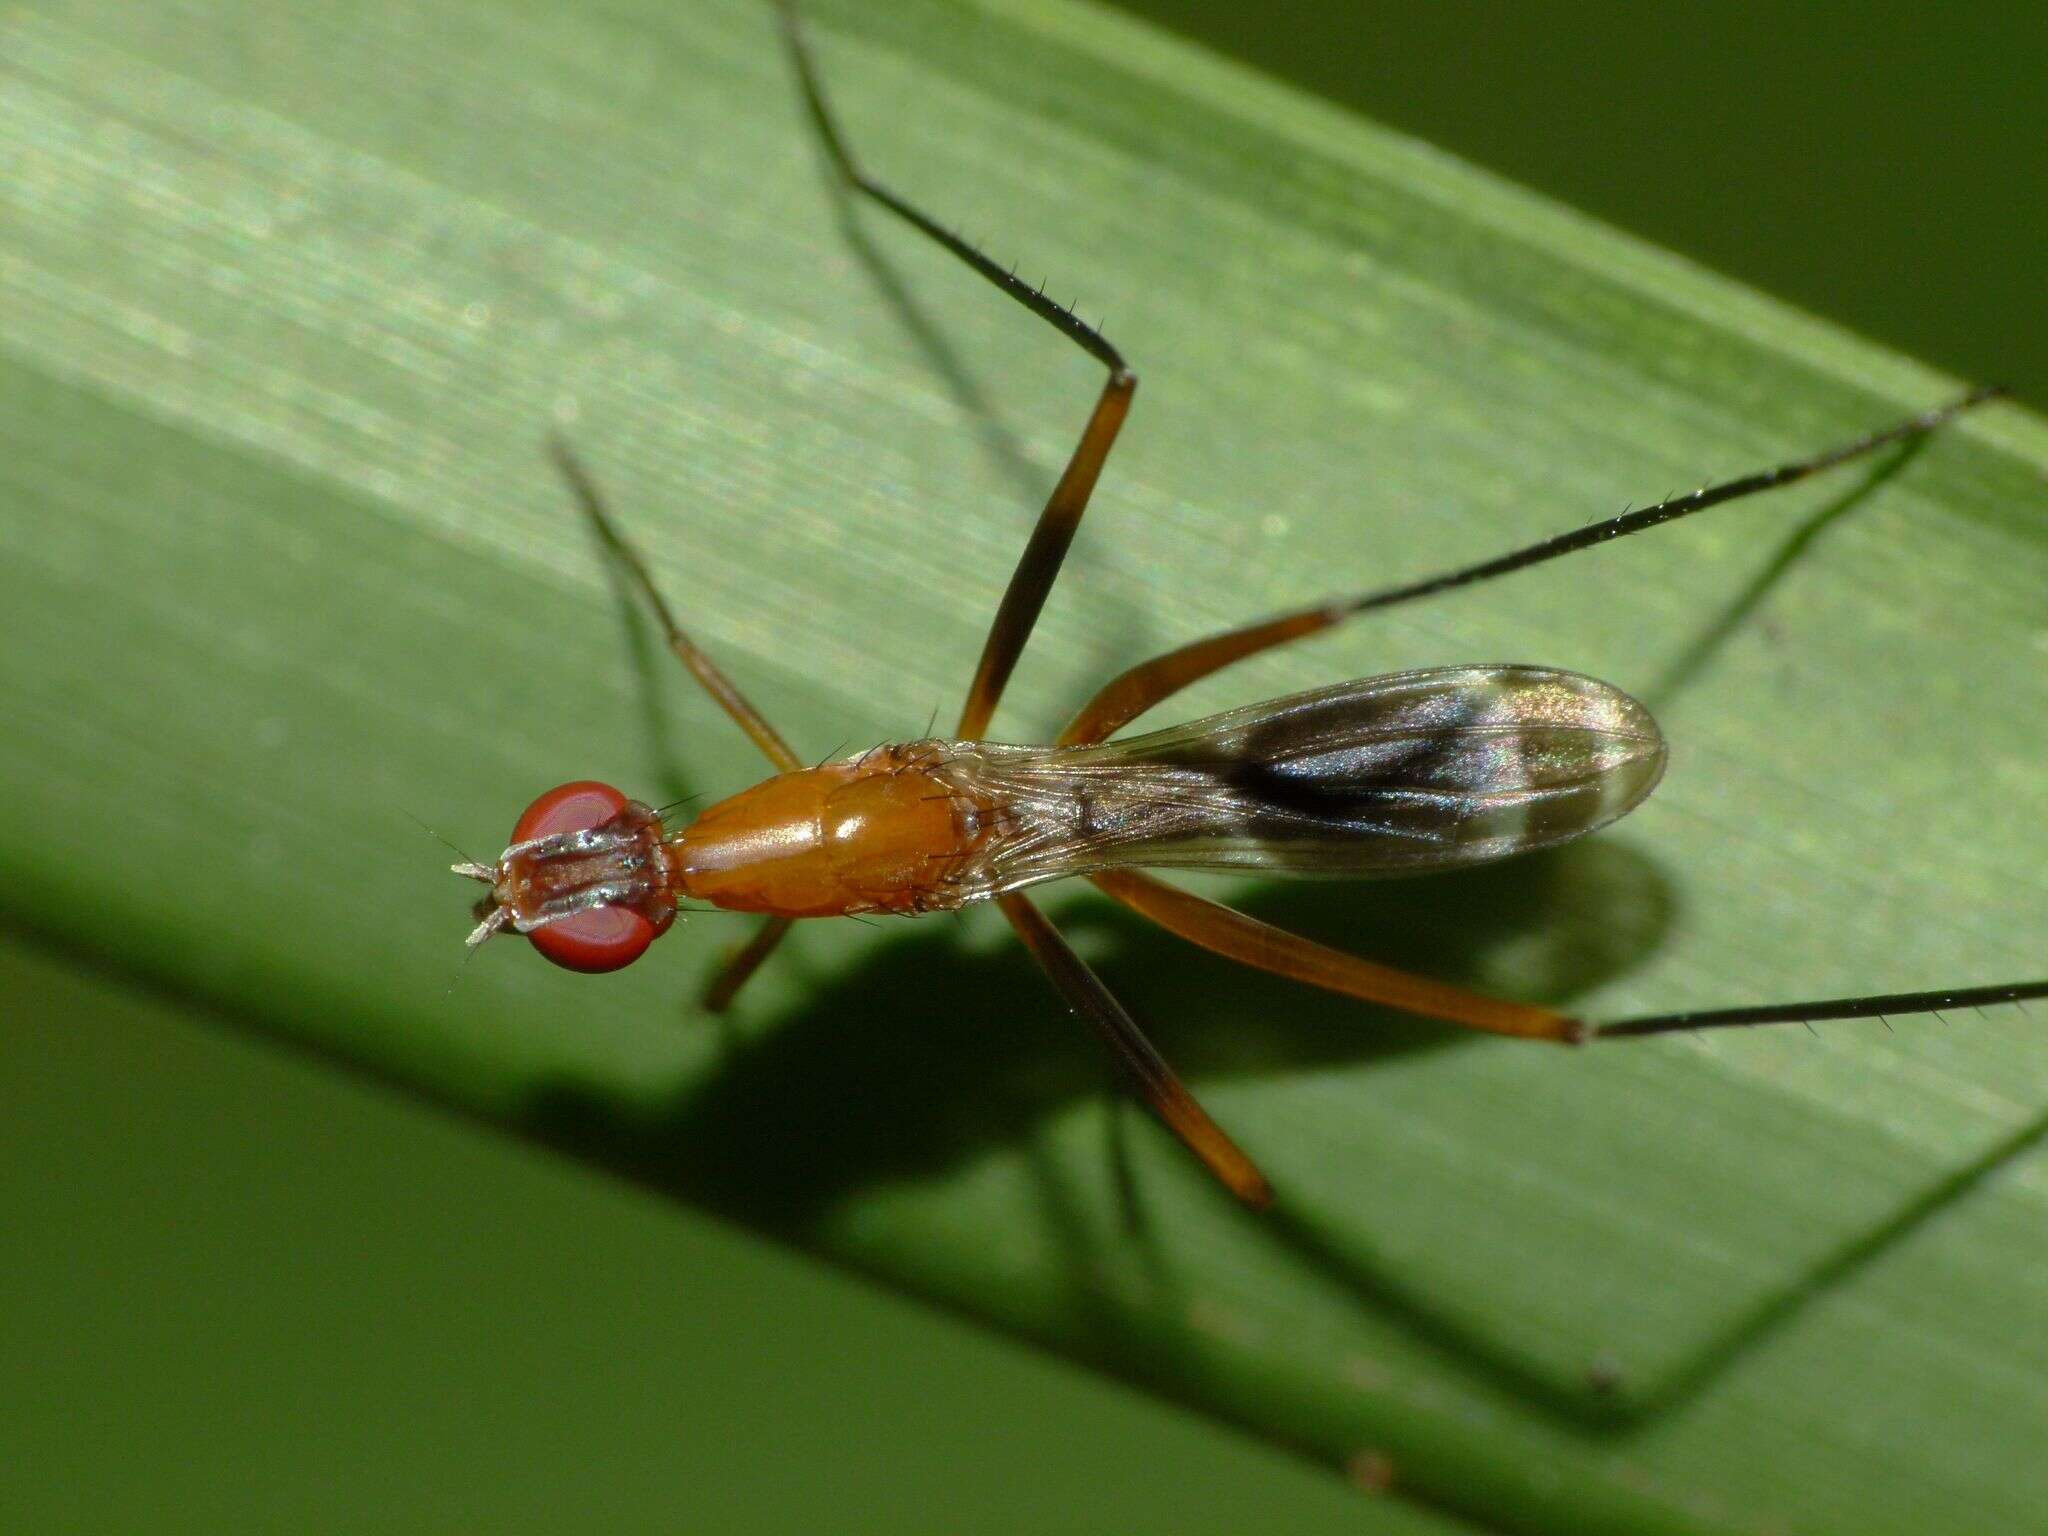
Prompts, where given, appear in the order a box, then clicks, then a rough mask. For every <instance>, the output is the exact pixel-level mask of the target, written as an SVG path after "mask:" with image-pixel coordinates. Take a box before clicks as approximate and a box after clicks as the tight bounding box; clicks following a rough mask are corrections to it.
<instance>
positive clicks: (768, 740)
mask: <svg viewBox="0 0 2048 1536" xmlns="http://www.w3.org/2000/svg"><path fill="white" fill-rule="evenodd" d="M548 449H549V451H550V452H551V453H552V454H553V455H554V458H555V463H556V464H557V465H559V466H560V467H561V471H562V475H563V478H565V479H566V480H567V481H568V482H569V489H570V490H572V491H574V492H575V494H576V500H577V502H578V504H579V505H581V507H582V508H583V515H584V516H585V517H587V518H589V519H590V525H591V527H593V528H594V529H596V530H597V536H598V538H600V539H601V540H603V541H604V546H605V548H606V550H607V551H609V552H610V554H611V556H612V558H613V559H614V560H616V561H617V562H618V563H619V568H620V569H621V570H623V571H624V572H625V573H626V575H627V577H628V579H629V580H631V582H632V583H633V585H634V586H635V587H637V588H638V589H639V592H640V595H641V596H642V597H643V598H645V599H646V600H647V606H648V607H649V608H651V609H653V610H654V617H655V619H656V620H657V621H658V622H659V623H660V625H661V628H662V633H663V634H664V635H666V636H667V637H668V648H669V649H670V650H672V651H674V652H675V653H676V656H677V659H679V660H680V661H681V662H682V664H683V665H684V666H686V667H688V668H689V669H690V675H691V676H692V677H694V678H696V679H697V681H698V682H699V683H701V684H703V686H704V691H705V692H706V693H708V694H710V695H711V697H712V699H713V700H714V701H715V702H716V703H717V705H718V707H719V708H720V709H722V710H724V711H725V712H726V713H727V714H728V715H730V716H732V719H733V723H734V724H735V725H737V726H738V727H739V728H740V729H741V730H743V731H745V732H746V733H747V738H748V740H750V741H752V742H753V743H754V745H755V746H757V747H759V748H760V749H761V751H762V752H763V753H764V754H765V755H766V756H767V758H768V761H769V762H771V763H773V764H774V765H775V766H776V767H777V768H779V769H781V770H782V771H783V772H784V773H793V772H795V771H796V770H797V769H799V768H801V767H803V766H804V762H803V759H802V758H800V757H798V756H797V755H796V753H794V752H792V751H791V750H790V748H789V743H788V742H786V741H784V740H783V739H782V736H781V733H780V732H778V731H777V730H776V729H775V727H774V726H772V725H770V724H769V723H768V721H767V719H766V718H765V717H764V716H763V715H762V714H761V712H760V711H759V710H758V709H756V708H754V706H753V705H752V704H750V703H749V702H748V701H747V697H746V695H745V694H743V693H741V692H740V691H739V689H738V688H736V687H735V686H733V682H732V679H731V678H729V677H727V676H726V675H725V673H724V672H723V671H721V670H720V669H719V666H718V663H717V662H715V661H713V660H712V659H711V658H710V657H709V656H708V655H706V654H705V653H704V652H703V651H701V650H699V649H698V647H697V644H696V642H695V641H693V640H692V639H691V638H690V637H689V636H688V635H686V634H684V633H683V629H682V626H681V625H680V624H678V623H676V616H675V614H674V613H672V612H670V610H669V606H668V601H667V599H665V598H664V597H663V596H662V595H661V591H660V589H659V588H657V587H656V586H655V585H654V578H653V577H652V576H651V575H649V574H648V571H647V564H646V562H645V561H643V560H642V559H641V558H640V552H639V551H638V550H636V549H634V548H633V546H632V545H631V544H630V543H628V542H627V540H626V537H625V535H624V534H622V533H620V532H619V530H618V528H617V526H616V525H615V524H614V523H613V522H612V520H611V515H610V514H609V513H608V512H606V511H605V508H604V498H603V497H602V496H600V495H599V494H598V491H597V482H596V481H595V480H593V479H591V477H590V472H589V471H588V470H586V469H585V468H584V467H583V463H582V461H581V460H580V459H578V458H577V457H576V455H575V453H574V452H572V451H571V450H570V447H569V444H568V443H567V442H566V441H565V440H563V439H562V438H560V437H554V438H550V439H549V440H548Z"/></svg>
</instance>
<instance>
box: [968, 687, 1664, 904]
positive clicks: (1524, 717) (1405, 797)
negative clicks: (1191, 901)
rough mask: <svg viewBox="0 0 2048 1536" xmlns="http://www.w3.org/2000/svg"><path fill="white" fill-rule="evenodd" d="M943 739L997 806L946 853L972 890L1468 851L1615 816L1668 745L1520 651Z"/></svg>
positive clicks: (1435, 857) (982, 892) (1338, 864)
mask: <svg viewBox="0 0 2048 1536" xmlns="http://www.w3.org/2000/svg"><path fill="white" fill-rule="evenodd" d="M945 752H946V755H945V758H944V761H943V764H942V765H941V766H940V767H939V768H938V769H937V770H936V774H937V776H938V777H940V778H941V779H943V780H946V781H947V782H949V783H951V784H953V785H954V786H955V787H956V788H957V789H958V791H959V792H960V794H961V795H962V796H963V797H964V798H966V799H968V800H970V801H973V802H977V803H980V804H982V805H997V806H1001V807H1002V808H1003V813H1002V819H1001V821H1000V823H999V824H998V826H997V827H996V829H995V831H994V835H993V836H991V837H990V838H989V839H988V840H987V841H986V842H985V843H984V844H983V845H982V847H981V848H980V849H979V850H978V851H977V853H976V854H975V856H974V857H973V858H972V859H970V860H969V861H968V862H966V863H964V864H963V865H962V866H961V867H960V868H959V869H957V870H956V871H954V874H953V883H954V887H955V888H954V895H955V896H956V897H957V898H958V899H959V900H963V901H973V900H979V899H983V898H986V897H989V896H994V895H999V894H1001V893H1003V892H1006V891H1013V890H1017V889H1020V888H1021V887H1024V886H1027V885H1035V884H1037V883H1039V882H1040V881H1045V880H1057V879H1062V878H1065V877H1067V876H1072V875H1084V874H1090V873H1093V872H1095V871H1098V870H1104V869H1117V868H1131V867H1135V866H1150V867H1153V868H1174V869H1263V870H1273V871H1284V872H1286V873H1289V874H1312V875H1351V876H1360V875H1364V876H1385V875H1410V874H1420V873H1424V872H1426V871H1430V870H1441V869H1456V868H1461V867H1463V866H1465V865H1469V864H1479V863H1485V862H1487V861H1489V860H1493V859H1500V858H1505V857H1507V856H1508V855H1510V854H1515V853H1524V852H1527V851H1528V850H1530V849H1534V848H1545V847H1549V846H1550V845H1552V844H1554V843H1560V842H1564V841H1566V840H1568V839H1570V838H1575V837H1579V836H1582V835H1583V834H1585V833H1587V832H1591V831H1593V830H1594V829H1595V828H1597V827H1602V826H1605V825H1606V824H1607V823H1608V822H1610V821H1613V820H1614V819H1615V818H1617V817H1619V816H1622V815H1625V814H1626V813H1627V812H1628V811H1630V810H1631V809H1633V808H1634V807H1635V806H1636V805H1638V804H1639V803H1640V802H1641V801H1642V799H1643V797H1644V796H1645V795H1647V794H1649V792H1650V791H1651V790H1652V789H1653V788H1654V787H1655V786H1656V783H1657V780H1658V778H1659V776H1660V775H1661V774H1662V773H1663V771H1664V757H1665V748H1664V738H1663V736H1662V735H1661V734H1660V733H1659V732H1658V729H1657V725H1656V722H1655V721H1654V720H1652V719H1651V718H1650V714H1649V711H1648V710H1646V709H1644V708H1643V706H1642V705H1640V704H1638V703H1637V702H1636V701H1635V700H1634V699H1632V698H1630V697H1629V696H1628V695H1627V694H1625V693H1622V692H1620V691H1619V690H1618V689H1615V688H1611V687H1609V686H1608V685H1607V684H1605V683H1602V682H1598V681H1596V680H1595V679H1593V678H1590V677H1583V676H1580V675H1579V674H1577V673H1573V672H1560V671H1555V670H1552V669H1548V668H1541V667H1520V666H1471V667H1441V668H1434V669H1431V670H1428V671H1418V672H1399V673H1393V674H1390V675H1388V676H1385V677H1371V678H1364V679H1361V680H1359V681H1356V682H1349V683H1340V684H1338V685H1336V686H1335V687H1330V688H1320V689H1317V690H1315V691H1314V692H1310V693H1299V694H1294V695H1291V696H1290V697H1287V698H1283V699H1273V700H1269V701H1267V702H1265V703H1262V704H1254V705H1251V706H1249V707H1247V708H1243V709H1234V710H1231V711H1229V712H1228V713H1226V714H1220V715H1211V716H1209V717H1208V718H1207V719H1203V720H1195V721H1191V722H1189V723H1187V724H1185V725H1178V726H1174V727H1171V728H1169V729H1166V730H1161V731H1154V732H1151V733H1148V734H1146V735H1143V736H1134V737H1130V738H1127V739H1124V740H1119V741H1110V742H1104V743H1101V744H1099V745H1094V746H1085V747H1022V746H1004V745H1000V744H996V743H990V742H952V743H947V744H946V747H945Z"/></svg>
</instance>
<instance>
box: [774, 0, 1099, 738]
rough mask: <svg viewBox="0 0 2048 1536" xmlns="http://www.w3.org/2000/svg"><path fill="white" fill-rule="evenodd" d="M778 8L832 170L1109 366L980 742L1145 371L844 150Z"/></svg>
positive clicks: (1015, 579) (985, 664) (1020, 578)
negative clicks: (1135, 368) (1135, 369)
mask: <svg viewBox="0 0 2048 1536" xmlns="http://www.w3.org/2000/svg"><path fill="white" fill-rule="evenodd" d="M775 10H776V15H777V16H778V17H780V18H781V22H782V36H783V41H784V43H785V45H786V46H787V48H788V50H789V56H790V60H791V62H792V64H793V65H794V66H795V68H796V76H797V83H798V85H799V86H800V87H801V89H802V91H803V98H804V107H805V110H806V111H807V112H808V113H809V114H810V119H811V126H812V127H813V128H814V129H815V130H816V131H817V135H818V138H819V141H820V142H821V143H822V144H823V145H824V147H825V153H826V154H827V156H829V157H830V159H831V161H832V165H833V169H834V170H836V171H837V172H838V173H839V175H840V176H841V177H842V178H843V179H844V180H845V182H846V184H847V185H848V186H850V187H852V188H853V189H854V191H856V192H859V193H860V194H862V195H863V196H865V197H868V198H870V199H872V200H873V201H874V202H875V203H877V204H879V205H880V206H881V207H883V208H886V209H887V210H888V211H889V212H890V213H892V214H894V215H895V216H896V217H897V218H899V219H901V220H902V221H903V222H904V223H906V224H908V225H909V226H910V227H911V228H912V229H915V230H916V231H918V232H919V233H920V234H922V235H924V236H925V237H926V238H928V239H930V240H932V241H933V242H935V243H936V244H937V245H939V246H940V247H941V248H942V249H944V250H945V251H947V252H949V253H950V254H951V255H953V256H954V257H956V258H957V259H958V260H960V261H962V262H964V263H965V264H966V265H967V266H968V267H970V268H971V269H972V270H973V271H975V272H976V273H978V274H979V275H980V276H981V277H982V278H984V279H986V280H987V281H988V282H990V283H992V284H994V285H995V287H996V288H997V290H999V291H1000V292H1001V293H1003V294H1004V295H1006V296H1007V297H1009V298H1011V299H1013V300H1015V301H1016V302H1017V303H1019V304H1021V305H1023V306H1024V307H1025V308H1026V309H1028V310H1030V311H1031V313H1033V314H1034V315H1036V316H1038V317H1039V319H1041V320H1043V321H1045V322H1046V323H1047V324H1048V325H1050V326H1051V327H1052V328H1053V329H1054V330H1056V331H1058V332H1059V333H1060V334H1061V335H1062V336H1064V337H1066V338H1067V339H1068V340H1069V341H1071V342H1073V343H1074V345H1076V346H1077V347H1079V348H1080V349H1081V350H1082V351H1084V352H1086V353H1087V354H1088V355H1089V356H1090V357H1092V358H1094V359H1095V360H1096V361H1097V362H1099V363H1101V364H1102V365H1103V367H1105V368H1107V369H1108V370H1109V379H1108V381H1107V382H1106V383H1105V384H1104V385H1103V386H1102V394H1101V395H1100V396H1099V397H1098V398H1097V400H1096V402H1095V409H1094V410H1093V411H1092V412H1091V413H1090V414H1089V417H1088V424H1087V426H1086V427H1084V428H1083V429H1082V432H1081V440H1080V442H1078V443H1077V444H1076V445H1075V447H1074V452H1073V455H1072V457H1071V458H1069V459H1068V461H1067V467H1066V470H1065V472H1064V473H1062V474H1061V476H1060V478H1059V483H1058V484H1057V485H1056V486H1055V487H1054V488H1053V492H1052V496H1051V498H1050V499H1049V500H1048V501H1047V502H1046V504H1045V510H1044V511H1043V512H1042V513H1040V514H1039V518H1038V525H1037V527H1036V528H1034V529H1033V531H1032V534H1031V539H1030V542H1029V543H1027V544H1026V545H1025V548H1024V554H1023V557H1022V558H1021V559H1020V560H1019V561H1018V562H1017V569H1016V571H1015V572H1014V573H1013V574H1012V575H1011V577H1010V584H1009V586H1008V587H1007V588H1006V589H1005V590H1004V592H1003V600H1002V602H1001V604H1000V605H998V607H997V609H996V616H995V620H994V622H993V623H992V624H991V625H990V626H989V632H988V639H987V640H986V641H985V642H984V643H983V645H982V652H981V660H980V662H979V663H978V664H977V665H976V667H975V669H974V681H973V682H972V683H971V684H970V685H969V687H968V690H967V702H966V704H965V705H964V706H963V707H962V709H961V712H960V724H959V727H958V729H957V730H956V731H955V733H954V734H956V735H957V736H960V737H962V738H963V739H967V740H974V739H977V738H979V737H980V736H981V735H982V733H983V732H985V731H986V730H987V729H988V723H989V720H990V718H991V717H992V716H993V715H994V714H995V709H996V704H997V703H998V702H999V701H1000V700H1001V698H1002V696H1003V687H1004V685H1005V684H1006V683H1008V682H1009V680H1010V673H1011V671H1012V669H1014V668H1015V666H1016V665H1017V658H1018V657H1019V656H1020V655H1022V654H1023V651H1024V643H1025V641H1027V640H1028V639H1030V638H1031V630H1032V626H1033V625H1035V624H1036V623H1037V622H1038V614H1039V610H1041V609H1042V608H1043V607H1044V606H1045V599H1046V594H1047V593H1049V592H1050V591H1051V590H1052V584H1053V582H1054V580H1055V579H1057V577H1058V576H1059V573H1060V566H1061V564H1062V562H1064V561H1065V559H1066V557H1067V547H1068V546H1069V545H1070V544H1072V543H1073V539H1074V530H1075V529H1076V528H1077V527H1079V526H1080V522H1081V514H1082V513H1084V512H1085V511H1087V510H1088V498H1089V496H1090V494H1091V493H1092V492H1093V491H1094V489H1095V482H1096V479H1097V478H1098V477H1099V476H1100V475H1101V473H1102V465H1103V462H1104V460H1106V459H1107V458H1108V457H1109V451H1110V449H1111V448H1112V447H1113V446H1114V445H1115V443H1116V435H1117V432H1118V430H1119V429H1120V428H1121V427H1122V426H1123V424H1124V417H1125V416H1126V415H1127V414H1129V411H1130V408H1131V396H1132V394H1133V392H1134V391H1136V389H1137V387H1138V376H1137V375H1136V374H1135V373H1133V372H1131V370H1130V367H1129V366H1128V365H1127V364H1126V363H1125V362H1124V358H1123V354H1122V353H1121V352H1119V351H1117V349H1116V348H1115V347H1114V346H1113V345H1112V344H1111V343H1110V341H1109V339H1108V338H1107V337H1106V336H1104V335H1103V334H1102V333H1101V332H1100V331H1098V330H1096V329H1095V327H1094V326H1092V325H1089V324H1088V323H1087V322H1086V321H1084V320H1082V319H1081V317H1080V316H1078V315H1076V314H1075V313H1074V312H1073V311H1072V310H1070V309H1068V308H1067V307H1066V306H1065V305H1063V304H1059V303H1056V302H1055V301H1054V300H1052V299H1049V298H1047V297H1046V296H1045V292H1044V290H1043V289H1039V288H1033V287H1032V286H1031V285H1030V284H1028V283H1023V282H1019V281H1018V279H1017V277H1016V274H1015V273H1013V272H1010V271H1007V270H1005V269H1004V268H1002V267H999V266H997V265H996V264H995V263H994V262H993V261H991V260H989V258H988V257H987V256H985V255H983V254H982V253H981V252H980V251H978V250H976V249H975V248H974V247H973V246H971V245H969V244H968V243H967V242H966V241H965V240H962V239H961V238H960V237H959V236H958V235H956V234H954V233H953V232H952V231H951V230H949V229H947V228H946V227H945V226H943V225H941V224H939V223H937V222H936V221H935V220H933V219H932V218H931V217H930V216H929V215H928V214H926V213H924V212H923V211H922V210H921V209H919V208H917V207H915V206H914V205H912V204H911V203H908V202H906V201H905V200H904V199H903V198H901V197H899V196H897V194H896V193H894V192H892V191H890V190H889V188H888V187H886V186H884V185H883V184H882V183H880V182H878V181H876V180H875V179H874V178H873V177H871V176H869V175H868V174H867V172H865V171H864V170H862V169H861V167H860V164H859V162H857V161H856V160H855V159H854V158H853V152H852V151H851V150H850V149H848V148H847V144H846V139H845V136H844V135H842V134H841V133H840V131H839V124H838V121H837V119H836V118H834V116H833V115H832V109H831V107H830V106H829V105H828V104H827V102H826V100H825V90H824V86H823V85H822V84H821V83H820V81H819V78H818V71H817V68H816V66H815V65H814V64H813V63H812V61H811V54H810V47H809V45H808V44H807V43H806V42H805V41H804V34H803V31H802V28H801V27H800V26H799V25H798V22H797V17H796V8H795V6H794V4H793V3H791V0H776V7H775Z"/></svg>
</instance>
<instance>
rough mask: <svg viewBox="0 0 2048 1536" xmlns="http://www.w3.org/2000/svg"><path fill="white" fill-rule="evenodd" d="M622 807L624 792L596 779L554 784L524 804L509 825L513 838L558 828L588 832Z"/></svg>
mask: <svg viewBox="0 0 2048 1536" xmlns="http://www.w3.org/2000/svg"><path fill="white" fill-rule="evenodd" d="M625 808H626V797H625V796H624V795H623V794H621V793H620V792H619V791H618V790H616V789H613V788H612V787H611V785H609V784H600V783H598V782H597V780H595V779H576V780H573V781H572V782H570V783H567V784H557V785H556V786H555V787H554V788H553V789H551V790H549V791H548V792H547V793H546V794H544V795H542V796H541V797H540V798H539V799H538V800H536V801H534V802H533V804H531V805H529V806H528V807H527V808H526V814H525V815H523V816H521V817H520V818H519V825H518V826H516V827H514V828H513V829H512V841H513V842H515V843H524V842H530V841H532V840H533V839H534V838H536V837H552V836H554V835H555V834H556V833H557V832H587V831H589V830H590V829H591V828H592V827H599V826H603V825H604V824H605V823H606V822H608V821H610V820H611V819H612V818H613V817H614V816H616V815H618V814H619V812H621V811H623V810H624V809H625Z"/></svg>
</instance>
